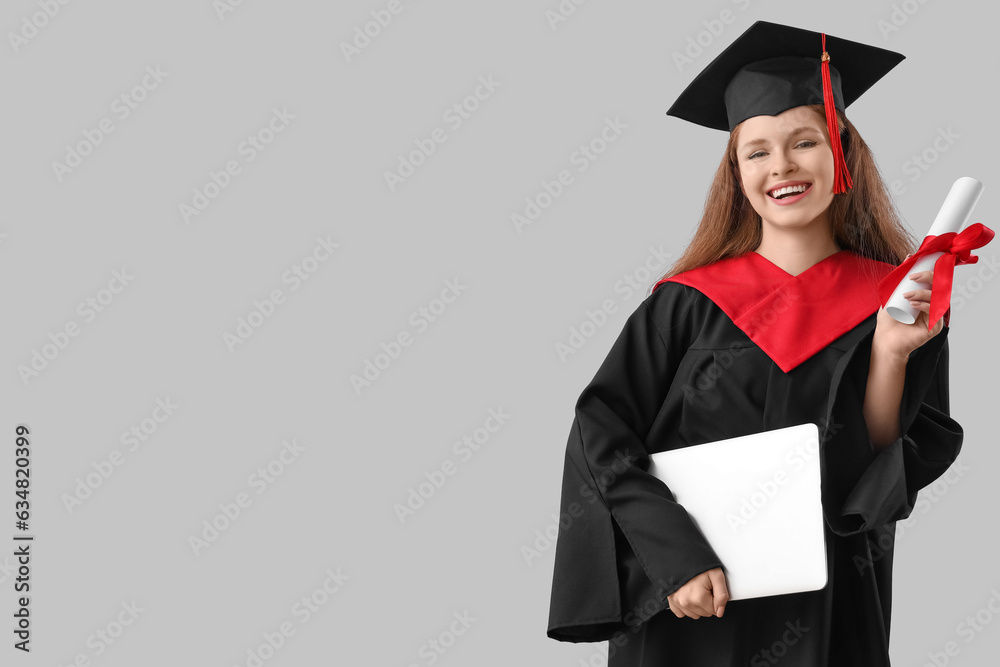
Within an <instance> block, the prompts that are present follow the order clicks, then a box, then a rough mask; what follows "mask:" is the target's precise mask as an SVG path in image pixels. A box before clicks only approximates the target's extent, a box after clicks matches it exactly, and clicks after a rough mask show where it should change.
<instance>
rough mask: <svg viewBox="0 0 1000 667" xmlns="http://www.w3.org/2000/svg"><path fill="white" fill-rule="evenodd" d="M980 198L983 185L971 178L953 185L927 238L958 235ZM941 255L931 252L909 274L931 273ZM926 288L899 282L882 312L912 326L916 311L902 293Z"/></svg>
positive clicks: (928, 285)
mask: <svg viewBox="0 0 1000 667" xmlns="http://www.w3.org/2000/svg"><path fill="white" fill-rule="evenodd" d="M982 194H983V184H982V183H981V182H980V181H977V180H976V179H974V178H971V177H969V176H963V177H962V178H960V179H958V180H957V181H955V184H954V185H952V186H951V191H950V192H949V193H948V196H947V197H945V200H944V204H942V205H941V210H940V211H938V214H937V217H936V218H934V224H932V225H931V228H930V230H929V231H928V232H927V236H940V235H941V234H946V233H948V232H959V231H961V229H962V227H963V226H965V223H966V221H968V219H969V216H970V215H972V209H974V208H975V207H976V203H977V202H978V201H979V197H981V196H982ZM943 254H944V253H941V252H934V253H931V254H929V255H924V256H923V257H921V258H920V259H918V260H917V261H916V262H914V264H913V266H912V267H910V274H912V273H918V272H920V271H931V270H933V269H934V262H936V261H937V258H938V257H940V256H941V255H943ZM907 275H909V274H907ZM930 288H931V284H930V283H926V282H916V281H914V280H910V279H909V278H908V277H907V278H903V280H902V281H901V282H900V283H899V285H897V286H896V289H895V290H894V291H893V293H892V296H891V297H889V300H888V301H887V302H886V304H885V309H886V312H888V313H889V314H890V315H891V316H892V317H893V319H896V320H898V321H900V322H902V323H903V324H913V323H914V322H916V321H917V313H919V312H920V311H918V310H917V309H916V308H914V307H913V306H911V305H910V300H909V299H905V298H903V293H904V292H909V291H910V290H918V289H930Z"/></svg>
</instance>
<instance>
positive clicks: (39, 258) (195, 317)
mask: <svg viewBox="0 0 1000 667" xmlns="http://www.w3.org/2000/svg"><path fill="white" fill-rule="evenodd" d="M393 10H395V13H393ZM990 11H991V10H989V9H988V8H987V7H986V5H983V3H974V2H971V1H970V0H961V1H956V2H951V3H947V4H946V3H943V2H940V1H937V2H935V1H930V0H926V1H918V0H906V1H902V2H901V1H896V2H887V1H878V2H861V1H860V0H852V1H849V2H839V3H836V4H830V3H804V2H790V1H782V0H740V1H739V2H730V1H729V0H725V1H723V0H716V1H714V2H709V3H698V4H688V5H682V4H681V3H662V2H618V3H612V2H609V1H607V0H590V1H589V2H584V3H582V4H576V3H574V2H572V1H571V0H564V1H563V2H559V0H541V1H538V2H528V1H522V0H519V1H512V2H504V3H499V2H497V3H490V4H487V3H471V2H464V3H463V2H458V1H457V0H437V1H431V0H400V2H399V3H393V2H389V0H378V1H373V2H339V3H332V2H331V3H321V2H304V1H301V0H298V1H285V2H281V3H278V2H266V1H264V0H243V1H242V2H238V0H219V1H218V2H212V0H198V1H196V2H193V1H190V0H188V1H185V2H170V3H167V2H161V3H135V2H124V1H122V0H117V1H114V0H92V1H90V2H82V1H80V2H68V3H65V4H63V3H62V2H60V0H12V1H11V2H7V3H5V5H4V9H3V11H2V19H0V27H2V28H3V31H4V33H5V40H4V41H5V45H4V46H2V47H0V51H3V55H2V56H0V68H2V69H0V71H2V81H3V91H4V100H3V104H2V107H0V108H2V114H3V137H4V139H3V143H2V148H3V150H2V154H3V157H2V165H3V166H2V169H3V178H2V193H3V209H2V215H0V285H2V287H0V295H2V302H0V308H2V313H3V325H2V328H0V330H2V341H3V345H2V348H0V349H2V354H3V364H2V370H3V373H2V374H0V415H2V420H0V443H2V444H3V448H2V450H0V451H5V452H7V453H6V454H5V455H3V456H0V480H4V481H3V482H2V483H0V491H2V493H0V497H2V498H4V500H3V502H2V503H0V508H2V512H0V515H2V516H5V517H7V519H8V523H7V527H5V528H4V529H3V530H0V533H5V534H6V536H5V537H4V538H3V539H4V540H9V542H8V546H7V547H5V548H4V549H3V550H2V553H3V554H5V555H4V556H2V557H0V579H2V580H3V581H2V587H0V591H2V593H0V596H2V598H3V600H2V603H0V608H2V609H4V618H6V619H7V621H6V623H5V625H6V627H4V628H3V630H4V636H5V637H7V646H4V647H3V648H2V649H0V650H2V652H3V655H4V656H5V657H3V658H0V662H3V664H32V665H34V664H37V665H69V664H73V663H74V661H76V664H81V665H82V664H94V665H102V666H107V667H111V666H113V665H137V664H142V665H177V664H194V665H253V664H258V662H259V664H266V665H319V664H352V665H359V664H365V665H399V666H400V667H406V666H409V665H420V666H424V665H431V664H436V665H443V666H447V665H482V666H486V665H491V666H492V665H507V664H518V665H566V666H567V667H570V666H576V665H579V664H581V661H583V663H585V664H591V665H600V664H605V663H604V658H603V656H602V651H603V649H604V647H606V643H602V644H579V645H572V644H563V643H558V642H555V641H552V640H550V639H548V638H547V637H546V636H545V629H546V624H547V614H548V603H549V591H550V582H551V576H552V562H553V553H554V549H553V548H552V546H551V545H548V546H547V540H546V537H545V536H546V534H549V535H551V534H552V528H553V526H554V523H555V520H554V518H553V514H554V513H555V512H557V511H558V508H559V505H558V504H559V491H560V483H561V472H562V463H563V455H564V450H565V445H566V439H567V436H568V433H569V428H570V425H571V423H572V418H573V405H574V403H575V401H576V399H577V397H578V395H579V393H580V392H581V391H582V390H583V388H584V386H585V385H586V384H587V383H588V382H589V380H590V379H591V378H592V377H593V374H594V373H595V372H596V370H597V367H598V366H599V364H600V363H601V361H602V360H603V359H604V357H605V355H606V354H607V351H608V349H609V348H610V346H611V344H612V343H613V342H614V340H615V338H616V336H617V335H618V333H619V331H620V329H621V326H622V325H623V323H624V322H625V319H626V318H627V316H628V315H629V314H630V313H631V312H633V311H634V310H635V308H636V307H638V305H639V303H640V302H641V300H642V299H643V297H644V295H645V289H646V288H647V287H648V286H649V284H650V283H652V282H653V281H655V279H656V278H657V277H658V274H659V273H663V271H665V270H666V268H667V266H666V265H667V263H668V262H669V261H672V260H673V259H675V258H676V257H677V256H678V255H679V253H680V252H681V250H682V249H683V248H684V247H685V245H686V244H687V242H688V240H689V239H690V235H691V233H692V231H693V230H694V226H695V225H696V223H697V221H698V219H699V217H700V213H701V210H702V208H703V205H704V198H705V193H706V191H707V188H708V185H709V183H710V180H711V178H712V175H713V174H714V171H715V169H716V167H717V165H718V163H719V160H720V159H721V157H722V152H723V148H724V146H725V142H726V134H725V133H724V132H719V131H715V130H709V129H705V128H701V127H696V126H694V125H691V124H689V123H685V122H684V121H681V120H679V119H676V118H672V117H668V116H666V115H665V111H666V109H667V108H668V107H669V106H670V104H671V103H672V101H673V99H674V98H675V97H676V95H677V94H678V93H679V92H680V91H681V90H682V89H683V88H684V87H685V86H686V85H687V84H688V83H689V82H690V80H691V79H692V78H693V77H694V75H695V74H696V73H697V72H698V71H700V70H701V69H702V68H703V67H704V66H705V65H707V64H708V63H709V62H710V61H711V59H712V58H714V57H715V56H716V55H717V54H718V53H719V52H720V51H721V50H722V49H723V48H724V47H725V46H726V45H728V44H729V43H730V42H732V41H733V40H734V39H735V38H736V37H737V36H738V35H739V34H741V33H742V32H743V31H744V30H745V29H746V28H748V27H749V26H750V25H751V24H752V23H753V22H754V21H756V20H759V19H763V20H769V21H775V22H780V23H787V24H790V25H795V26H799V27H803V28H808V29H812V30H817V31H825V32H827V33H829V34H833V35H836V36H839V37H844V38H847V39H852V40H857V41H862V42H867V43H870V44H874V45H880V46H884V47H885V48H889V49H892V50H896V51H900V52H901V53H903V54H905V55H906V60H904V61H903V62H902V63H901V64H900V65H899V66H898V67H897V68H896V69H894V70H893V71H892V72H890V73H889V75H888V76H886V78H885V79H884V80H883V81H882V82H880V83H879V84H878V85H877V86H876V87H875V88H873V89H872V90H870V91H869V92H868V93H867V94H866V95H865V96H863V97H862V98H861V99H860V100H859V101H858V102H856V103H855V104H853V105H852V106H851V107H850V108H849V109H848V116H849V117H850V118H851V120H852V121H853V122H854V123H855V124H856V125H857V127H858V128H859V131H860V132H861V133H862V136H863V137H864V138H865V140H866V141H867V142H868V143H869V144H870V145H871V147H872V149H873V150H874V153H875V155H876V157H877V160H878V164H879V166H880V168H881V170H882V172H883V174H884V176H885V178H886V180H887V181H888V182H890V183H893V182H896V183H897V194H896V201H897V204H898V206H899V210H900V212H901V213H902V215H903V217H904V218H905V220H906V221H907V224H908V225H909V226H910V228H911V229H912V230H913V233H914V235H915V236H917V237H918V238H920V237H922V236H923V234H924V232H925V231H926V230H927V228H928V227H929V226H930V223H931V221H932V220H933V217H934V214H935V213H936V212H937V209H938V207H939V206H940V204H941V202H942V201H943V200H944V197H945V195H946V194H947V192H948V190H949V188H950V187H951V184H952V183H953V182H954V181H955V179H957V178H958V177H960V176H974V177H976V178H978V179H980V180H982V181H983V182H984V183H985V184H986V190H985V194H984V195H983V197H982V199H981V201H980V203H979V206H978V208H977V209H976V211H975V213H974V215H973V218H972V221H973V222H983V223H984V224H987V225H990V226H992V227H994V228H996V225H997V222H996V212H997V201H998V197H1000V172H998V168H997V161H996V157H997V142H996V136H997V134H996V112H997V102H998V96H997V92H996V86H995V85H994V82H995V79H996V72H997V68H998V65H1000V56H998V53H997V50H996V39H995V31H996V21H995V19H994V17H993V16H992V15H991V14H990V13H989V12H990ZM366 32H367V33H368V34H367V35H366ZM370 35H374V36H370ZM834 58H835V56H834ZM685 59H686V60H685ZM456 105H457V108H456ZM605 128H608V129H607V130H606V131H605ZM602 132H604V135H603V138H602ZM609 138H613V141H605V139H609ZM588 146H589V147H591V150H590V152H589V156H588V154H587V153H585V152H583V151H582V147H588ZM387 173H388V174H395V175H396V177H387ZM560 173H562V175H563V178H564V181H565V182H564V183H561V184H558V185H557V183H558V181H559V176H560ZM531 203H534V205H536V206H538V210H537V211H533V210H531V205H530V204H531ZM516 215H521V216H524V219H525V220H526V221H527V222H526V223H518V222H516V220H517V219H516V217H515V216H516ZM529 217H531V218H533V219H531V220H528V218H529ZM998 248H1000V247H998V246H997V244H996V243H994V244H992V245H991V246H988V247H986V248H984V249H982V250H981V251H979V254H980V256H981V259H980V264H979V265H978V266H965V267H959V268H958V269H956V279H955V283H956V295H958V294H959V290H963V292H962V293H963V294H964V295H965V296H962V297H959V296H956V297H955V298H954V299H955V300H954V301H953V315H952V318H951V327H952V329H951V332H950V342H951V353H952V356H951V359H952V367H951V390H952V414H953V416H954V417H955V418H956V419H957V421H958V422H959V423H960V424H961V425H962V426H963V427H964V429H965V444H964V447H963V451H962V454H961V456H960V457H959V460H958V463H956V465H955V466H954V467H953V469H952V471H951V472H950V473H949V475H948V477H947V478H942V480H941V481H940V482H939V483H938V484H936V485H934V486H933V487H932V488H929V489H926V490H924V491H923V492H921V503H920V505H918V507H917V508H916V509H915V510H914V513H913V516H912V517H911V519H909V520H908V521H906V522H904V523H902V524H900V526H899V528H898V539H897V551H896V560H895V577H894V592H893V621H892V656H893V660H894V663H895V664H899V665H923V664H925V663H928V662H929V661H930V658H929V657H928V654H935V653H941V652H943V651H945V648H946V646H948V645H949V642H954V647H953V651H952V655H951V656H949V657H948V660H949V664H954V665H985V664H987V663H988V662H990V658H989V656H993V659H995V656H996V654H997V651H998V647H1000V619H997V618H996V613H995V612H994V611H993V610H997V609H1000V574H998V572H997V570H996V567H995V563H996V561H997V547H998V545H1000V538H998V537H997V533H996V523H997V522H996V514H995V511H996V489H997V471H998V465H1000V455H998V454H997V451H996V444H997V439H996V435H995V428H994V422H993V421H992V420H993V419H994V418H995V417H996V400H995V396H996V393H997V392H996V384H997V377H998V361H997V353H996V347H995V340H996V335H995V334H996V328H997V324H998V322H1000V316H998V314H997V292H998V290H1000V287H998V285H1000V281H997V280H992V279H993V278H994V277H995V276H996V275H997V270H998V264H997V263H998V254H1000V250H998ZM296 272H297V273H296ZM629 281H631V282H633V283H634V284H637V285H639V286H640V289H632V288H629V287H628V285H629ZM609 304H610V306H609V308H608V310H610V311H611V312H610V314H608V315H607V317H606V318H602V317H600V316H598V315H596V311H598V310H602V308H604V306H608V305H609ZM241 320H242V322H243V324H241ZM595 321H596V322H597V323H596V324H593V326H589V325H587V324H586V323H587V322H592V323H593V322H595ZM574 330H576V331H579V332H580V335H581V336H583V337H582V338H581V339H579V340H576V343H577V345H576V347H572V348H571V349H573V352H572V353H563V354H561V353H560V349H561V348H560V345H561V344H565V345H569V344H570V342H571V339H573V331H574ZM234 341H236V342H234ZM366 372H367V376H366ZM352 376H355V377H356V378H361V381H360V382H359V381H357V380H355V381H352ZM18 424H25V425H27V426H28V427H30V430H31V441H32V445H31V448H32V455H31V487H30V503H31V519H30V525H29V529H28V530H27V531H19V530H17V529H16V528H15V526H14V521H15V505H14V502H15V500H17V498H16V497H15V491H16V488H15V486H14V467H15V456H14V453H15V452H14V445H15V437H16V436H15V427H16V426H17V425H18ZM400 508H408V510H409V511H405V512H404V511H401V509H400ZM414 508H416V509H414ZM23 532H26V533H28V534H32V535H34V536H35V540H34V542H33V544H32V560H31V571H30V577H31V580H30V584H31V592H30V595H31V604H30V609H31V631H32V639H31V648H32V651H31V653H30V654H23V653H22V652H20V651H17V650H15V649H14V648H13V643H14V635H13V628H14V619H13V616H12V614H13V613H14V610H15V606H16V602H17V601H16V597H17V596H18V594H16V593H15V591H14V584H15V580H16V578H17V577H18V573H17V562H16V558H15V557H14V556H13V550H14V541H13V539H12V538H13V536H14V535H15V534H17V533H23ZM198 540H201V542H199V541H198ZM991 606H992V609H991ZM977 617H978V620H976V619H977ZM704 622H711V621H710V620H706V621H704ZM973 627H976V628H978V629H975V630H972V629H971V628H973ZM275 647H276V648H275ZM255 661H257V662H255Z"/></svg>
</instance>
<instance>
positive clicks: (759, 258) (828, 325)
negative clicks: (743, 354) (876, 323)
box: [653, 250, 895, 373]
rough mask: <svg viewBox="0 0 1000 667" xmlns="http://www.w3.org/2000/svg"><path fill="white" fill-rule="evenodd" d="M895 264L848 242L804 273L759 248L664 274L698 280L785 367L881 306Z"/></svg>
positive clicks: (672, 279)
mask: <svg viewBox="0 0 1000 667" xmlns="http://www.w3.org/2000/svg"><path fill="white" fill-rule="evenodd" d="M894 268H895V267H894V266H893V265H892V264H887V263H886V262H879V261H876V260H872V259H867V258H864V257H861V256H860V255H857V254H855V253H854V252H852V251H850V250H841V251H840V252H837V253H834V254H833V255H830V256H829V257H826V258H825V259H823V260H821V261H819V262H817V263H816V264H814V265H812V266H811V267H809V268H808V269H806V270H805V271H803V272H802V273H800V274H798V275H797V276H793V275H792V274H790V273H788V272H787V271H785V270H784V269H782V268H781V267H779V266H777V265H776V264H773V263H772V262H770V261H769V260H767V259H765V258H764V256H763V255H759V254H757V253H756V252H752V251H751V252H747V253H744V254H743V255H741V256H739V257H732V258H729V259H723V260H720V261H718V262H715V263H714V264H709V265H708V266H702V267H699V268H697V269H692V270H690V271H685V272H683V273H679V274H677V275H675V276H672V277H670V278H664V279H663V280H661V281H659V282H658V283H656V284H655V285H654V286H653V291H655V290H656V289H657V288H658V287H659V286H660V285H662V284H663V283H665V282H676V283H680V284H682V285H688V286H690V287H693V288H695V289H696V290H698V291H699V292H701V293H702V294H704V295H705V296H707V297H708V298H709V299H711V300H712V301H713V302H714V303H715V304H716V305H717V306H719V308H721V309H722V310H723V312H725V313H726V315H728V316H729V318H730V319H731V320H732V321H733V323H734V324H735V325H736V326H737V327H739V328H740V329H741V330H742V331H743V333H745V334H746V335H747V336H748V337H749V338H750V340H752V341H753V342H754V343H755V344H756V345H757V346H758V347H759V348H760V349H761V350H763V351H764V353H765V354H767V356H769V357H770V358H771V359H772V360H773V361H774V363H776V364H777V365H778V367H779V368H781V370H783V371H784V372H786V373H787V372H789V371H791V370H792V369H794V368H795V367H796V366H798V365H799V364H801V363H802V362H803V361H805V360H806V359H809V358H810V357H811V356H813V355H814V354H816V353H817V352H819V351H820V350H822V349H823V348H824V347H826V346H827V345H829V344H830V343H832V342H833V341H835V340H836V339H837V338H840V337H841V336H842V335H844V334H845V333H847V332H848V331H850V330H851V329H853V328H854V327H856V326H857V325H858V324H860V323H861V322H862V321H863V320H864V319H865V318H866V317H868V316H869V315H871V314H872V313H873V312H876V311H877V310H878V309H879V307H880V306H881V302H880V300H879V294H878V283H879V281H880V280H881V279H882V278H884V277H885V276H886V275H887V274H888V273H889V272H891V271H892V270H893V269H894Z"/></svg>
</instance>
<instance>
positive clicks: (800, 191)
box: [767, 183, 812, 206]
mask: <svg viewBox="0 0 1000 667" xmlns="http://www.w3.org/2000/svg"><path fill="white" fill-rule="evenodd" d="M811 189H812V183H796V184H794V185H785V186H782V187H780V188H775V189H773V190H771V191H769V192H768V193H767V196H768V197H769V198H770V199H771V201H772V202H773V203H775V204H778V205H779V206H787V205H789V204H794V203H795V202H797V201H801V200H802V198H803V197H805V196H806V195H808V194H809V191H810V190H811Z"/></svg>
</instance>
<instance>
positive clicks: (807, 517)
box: [649, 424, 827, 600]
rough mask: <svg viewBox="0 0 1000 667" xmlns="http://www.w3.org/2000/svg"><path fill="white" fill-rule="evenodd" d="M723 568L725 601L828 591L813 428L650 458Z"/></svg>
mask: <svg viewBox="0 0 1000 667" xmlns="http://www.w3.org/2000/svg"><path fill="white" fill-rule="evenodd" d="M650 459H651V462H650V468H649V472H650V473H652V474H653V475H655V476H656V477H658V478H659V479H661V480H663V482H664V483H666V485H667V487H668V488H669V489H670V490H671V492H672V493H673V494H674V498H675V500H676V501H677V502H678V503H679V504H680V505H682V506H683V507H684V509H686V510H687V512H688V514H690V515H691V517H692V519H693V520H694V522H695V524H696V525H697V526H698V528H699V529H700V530H701V532H702V534H704V536H705V538H706V539H707V540H708V543H709V544H710V545H712V548H713V549H715V553H717V554H718V555H719V558H720V559H721V560H722V564H723V570H724V571H725V573H726V583H727V584H728V586H729V599H730V600H741V599H745V598H755V597H762V596H765V595H781V594H786V593H800V592H803V591H814V590H818V589H820V588H823V587H824V586H826V581H827V569H826V542H825V536H824V529H823V521H824V519H823V505H822V501H821V496H820V451H819V429H818V428H817V426H816V425H815V424H801V425H798V426H790V427H788V428H781V429H775V430H771V431H763V432H761V433H754V434H751V435H745V436H740V437H738V438H729V439H727V440H717V441H715V442H708V443H704V444H701V445H692V446H690V447H682V448H680V449H675V450H671V451H666V452H658V453H656V454H652V455H651V456H650Z"/></svg>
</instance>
